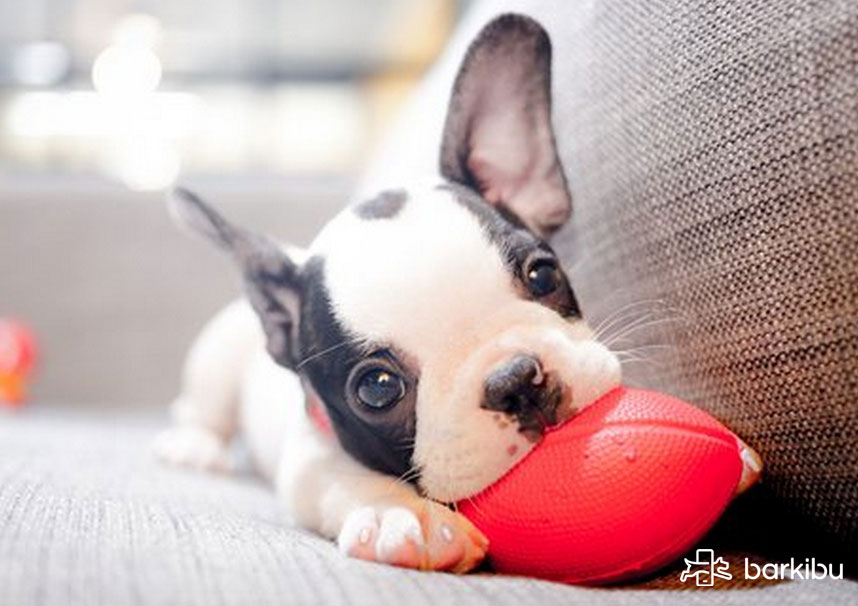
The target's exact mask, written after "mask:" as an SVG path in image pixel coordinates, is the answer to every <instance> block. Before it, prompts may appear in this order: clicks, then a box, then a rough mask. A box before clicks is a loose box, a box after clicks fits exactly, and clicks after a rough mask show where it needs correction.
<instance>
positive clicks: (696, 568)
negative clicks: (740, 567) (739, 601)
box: [679, 549, 843, 587]
mask: <svg viewBox="0 0 858 606" xmlns="http://www.w3.org/2000/svg"><path fill="white" fill-rule="evenodd" d="M684 559H685V570H683V571H682V575H680V577H679V580H680V582H682V583H685V582H686V581H687V580H688V579H690V578H692V577H694V583H695V585H697V586H698V587H712V586H713V585H714V584H715V579H716V578H718V579H724V580H725V581H730V580H732V579H733V574H732V573H731V572H730V564H729V562H727V560H725V559H724V558H722V557H718V558H716V557H715V552H714V550H712V549H698V550H697V555H696V557H695V558H694V559H693V560H692V559H689V558H684ZM842 578H843V564H840V566H839V568H838V570H837V572H836V574H835V570H834V564H824V563H822V562H817V561H816V558H805V559H804V561H803V562H802V561H798V562H796V560H795V558H790V560H789V563H788V564H787V563H783V562H782V563H774V562H770V563H768V564H757V563H755V562H749V561H748V558H745V579H747V580H751V581H753V580H755V579H767V580H779V581H783V580H795V579H817V580H818V579H842Z"/></svg>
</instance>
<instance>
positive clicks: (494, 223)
mask: <svg viewBox="0 0 858 606" xmlns="http://www.w3.org/2000/svg"><path fill="white" fill-rule="evenodd" d="M438 189H441V190H445V191H449V192H450V193H451V194H453V198H454V199H455V200H456V202H458V203H459V204H461V205H462V206H464V207H465V208H467V209H468V211H470V212H471V213H472V214H473V215H474V216H475V217H476V218H477V221H479V223H480V226H482V228H483V229H484V230H485V232H486V233H487V234H488V236H489V240H490V241H491V242H492V243H493V244H494V245H495V246H497V247H498V249H499V250H500V251H501V253H502V254H503V255H504V260H505V261H506V265H507V267H508V268H509V270H510V272H511V273H512V275H513V279H514V280H515V282H516V284H517V285H518V286H521V290H522V294H523V296H525V297H527V298H530V299H533V300H536V301H539V302H540V303H543V304H544V305H546V306H548V307H550V308H552V309H554V310H555V311H556V312H557V313H559V314H560V315H562V316H564V317H580V316H581V310H580V308H579V307H578V301H577V300H576V299H575V294H574V293H573V292H572V287H571V286H570V285H569V279H568V277H567V276H566V274H565V272H563V271H562V270H561V271H560V275H561V282H562V283H561V285H560V287H559V288H558V289H557V291H556V292H554V293H552V294H551V295H550V296H548V297H545V298H536V297H533V296H531V295H530V293H529V292H528V291H527V288H526V287H525V286H524V283H525V276H524V272H525V268H526V267H527V266H528V263H529V261H530V259H531V258H532V257H533V256H534V255H541V256H549V257H552V258H555V259H556V257H557V255H556V254H555V253H554V251H553V250H552V248H551V247H550V246H549V245H548V243H547V242H545V240H542V239H541V238H539V237H537V236H535V235H534V234H533V233H532V232H531V231H530V230H528V229H527V228H526V227H525V226H524V224H523V223H522V222H521V221H520V220H519V219H518V217H516V216H515V215H513V214H511V213H509V212H506V211H504V210H503V209H502V208H499V207H495V206H492V205H491V204H489V203H488V202H486V200H485V199H484V198H483V197H482V196H480V195H479V194H478V193H477V192H475V191H474V190H472V189H470V188H469V187H465V186H464V185H459V184H457V183H445V184H444V185H439V186H438ZM558 266H559V262H558Z"/></svg>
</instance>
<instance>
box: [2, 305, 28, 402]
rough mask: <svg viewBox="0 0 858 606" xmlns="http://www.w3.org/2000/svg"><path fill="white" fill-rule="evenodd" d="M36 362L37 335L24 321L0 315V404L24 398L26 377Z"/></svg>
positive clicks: (20, 400) (25, 395) (19, 400)
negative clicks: (35, 335) (34, 334)
mask: <svg viewBox="0 0 858 606" xmlns="http://www.w3.org/2000/svg"><path fill="white" fill-rule="evenodd" d="M35 364H36V339H35V337H34V336H33V333H32V331H31V330H30V329H28V328H27V326H26V325H25V324H23V323H22V322H20V321H18V320H13V319H11V318H0V405H11V406H18V405H20V404H22V403H23V402H24V401H25V400H26V398H27V380H28V379H29V377H30V374H31V373H32V371H33V367H34V366H35Z"/></svg>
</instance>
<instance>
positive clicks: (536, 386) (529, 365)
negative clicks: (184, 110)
mask: <svg viewBox="0 0 858 606" xmlns="http://www.w3.org/2000/svg"><path fill="white" fill-rule="evenodd" d="M544 392H545V376H544V375H543V372H542V366H541V365H540V363H539V360H537V359H536V358H534V357H533V356H527V355H517V356H514V357H512V358H510V359H509V360H507V361H506V362H505V363H504V364H502V365H501V366H498V367H497V368H496V369H494V370H493V371H492V373H491V374H490V375H489V377H488V378H487V379H486V383H485V392H484V395H483V408H487V409H489V410H497V411H499V412H505V413H508V414H512V415H516V416H519V415H523V414H527V413H528V412H530V411H532V410H536V409H539V408H541V407H542V405H543V402H544Z"/></svg>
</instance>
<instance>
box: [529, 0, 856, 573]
mask: <svg viewBox="0 0 858 606" xmlns="http://www.w3.org/2000/svg"><path fill="white" fill-rule="evenodd" d="M520 7H521V8H523V9H525V10H526V12H529V13H531V14H532V15H534V16H535V17H536V18H537V19H540V20H541V21H542V22H543V23H544V24H545V25H546V26H547V28H548V29H549V31H550V33H551V35H552V39H553V41H554V48H555V62H554V65H555V71H554V91H555V101H556V103H555V108H554V119H555V126H556V129H557V137H558V144H559V148H560V151H561V155H562V160H563V163H564V166H565V167H566V171H567V176H568V180H569V184H570V187H571V190H572V193H573V199H574V201H573V206H574V210H573V221H572V224H571V225H570V227H569V229H568V230H566V231H564V232H563V233H561V234H560V236H559V237H558V238H557V240H556V244H557V246H558V248H559V249H560V250H561V251H562V253H563V255H564V258H565V259H566V260H567V261H568V264H569V266H570V267H571V268H572V281H573V285H574V288H575V291H576V294H577V295H578V297H579V299H580V302H581V305H582V308H583V310H584V314H585V316H586V317H588V319H590V320H591V321H592V323H593V324H594V325H595V326H597V327H599V332H600V334H601V336H602V337H603V338H605V339H607V341H608V343H609V344H610V345H611V346H612V347H613V348H614V349H616V350H618V351H620V352H621V356H622V357H623V358H624V372H625V377H626V382H627V383H628V384H630V385H637V386H645V387H647V388H652V389H657V390H661V391H664V392H667V393H670V394H673V395H676V396H678V397H680V398H683V399H685V400H687V401H689V402H692V403H694V404H696V405H698V406H701V407H703V408H705V409H706V410H708V411H709V412H711V413H713V414H714V415H715V416H717V417H718V418H719V419H721V420H722V421H724V422H725V423H726V424H727V425H728V426H730V427H731V428H732V429H733V430H735V431H736V432H737V433H738V434H739V435H741V436H742V437H743V438H744V439H745V440H746V441H747V442H748V443H749V444H751V446H753V447H754V448H756V449H757V450H758V451H759V453H760V454H761V455H762V457H763V459H764V461H765V464H766V470H765V476H764V482H763V484H762V486H761V487H760V488H759V490H758V493H757V494H756V495H754V496H753V497H752V498H751V499H750V500H749V502H755V508H752V509H754V512H753V514H749V515H752V516H755V517H756V518H757V521H752V523H753V524H758V523H761V522H764V521H765V520H777V521H775V522H772V523H771V527H770V531H771V532H770V534H769V538H771V537H772V536H773V535H780V536H781V538H782V540H783V541H784V545H783V549H784V550H785V552H786V553H790V552H795V550H797V549H798V548H799V543H800V541H799V540H798V537H799V535H800V534H802V533H799V532H797V531H795V530H794V529H793V528H790V530H789V532H784V525H785V524H793V525H795V522H794V521H795V520H798V521H799V522H800V523H799V524H798V527H799V528H804V531H803V534H806V535H807V537H806V538H807V539H808V540H809V541H810V547H811V548H812V549H813V550H814V553H817V554H819V553H824V552H825V551H826V550H830V549H834V548H836V549H834V551H845V552H846V553H847V557H851V558H855V557H856V556H858V551H856V549H858V4H856V3H854V2H806V1H804V0H787V1H780V2H745V1H742V0H730V1H727V2H717V3H700V2H690V1H687V0H673V1H668V2H660V3H657V4H651V3H646V2H636V1H634V0H611V1H608V2H596V3H590V2H566V3H561V2H539V1H537V2H523V3H521V5H520ZM512 8H515V6H513V7H512ZM776 511H777V512H783V513H784V514H786V515H785V517H783V518H779V517H777V516H773V515H772V514H773V513H774V512H776ZM793 538H795V539H796V540H795V541H793V540H792V539H793Z"/></svg>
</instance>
